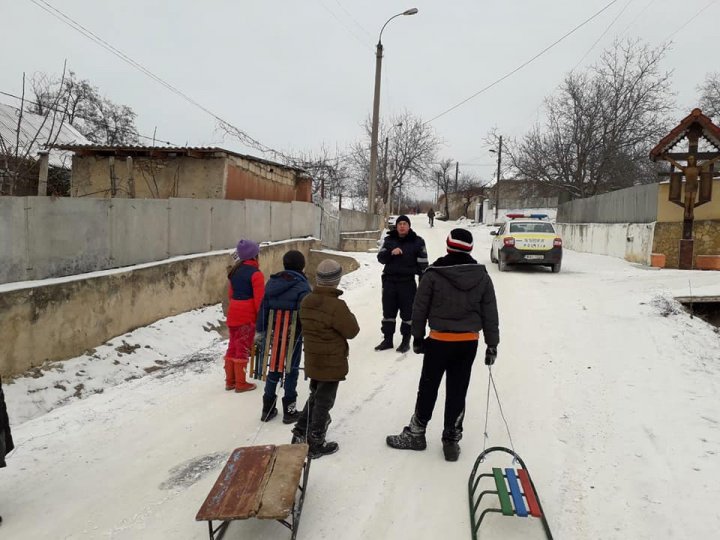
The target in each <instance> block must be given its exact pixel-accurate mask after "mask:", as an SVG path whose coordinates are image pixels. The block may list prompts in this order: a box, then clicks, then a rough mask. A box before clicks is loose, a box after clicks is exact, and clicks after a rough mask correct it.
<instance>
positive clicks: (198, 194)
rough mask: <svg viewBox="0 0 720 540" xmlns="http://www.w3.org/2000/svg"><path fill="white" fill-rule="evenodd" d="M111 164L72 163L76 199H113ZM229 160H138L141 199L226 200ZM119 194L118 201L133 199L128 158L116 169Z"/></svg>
mask: <svg viewBox="0 0 720 540" xmlns="http://www.w3.org/2000/svg"><path fill="white" fill-rule="evenodd" d="M110 163H111V161H110V158H109V157H104V156H78V155H74V156H73V160H72V185H71V189H70V193H71V194H72V196H73V197H99V198H103V197H111V196H112V195H111V180H110V176H111V165H110ZM225 163H226V158H224V157H214V158H206V159H197V158H191V157H187V156H179V157H172V158H167V157H166V158H161V157H158V158H153V159H149V158H136V159H134V160H133V176H134V180H135V196H136V197H137V198H141V199H143V198H157V199H167V198H168V197H178V198H189V199H195V198H198V199H223V198H224V195H225V193H224V182H225ZM112 174H113V176H114V177H115V184H116V186H117V192H116V194H115V195H114V197H117V198H123V197H129V196H130V188H129V185H128V167H127V163H126V160H125V158H121V157H118V158H115V159H114V164H113V167H112Z"/></svg>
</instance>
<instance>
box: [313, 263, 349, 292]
mask: <svg viewBox="0 0 720 540" xmlns="http://www.w3.org/2000/svg"><path fill="white" fill-rule="evenodd" d="M341 276H342V266H340V265H339V264H338V263H336V262H335V261H333V260H332V259H323V260H322V261H321V262H320V264H318V266H317V269H316V270H315V282H316V283H317V284H318V285H319V286H321V287H337V286H338V285H340V277H341Z"/></svg>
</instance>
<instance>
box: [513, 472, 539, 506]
mask: <svg viewBox="0 0 720 540" xmlns="http://www.w3.org/2000/svg"><path fill="white" fill-rule="evenodd" d="M517 472H518V477H519V478H520V483H521V484H522V487H523V491H524V492H525V499H526V500H527V503H528V508H529V509H530V515H531V516H533V517H536V518H539V517H541V516H542V512H541V511H540V505H539V504H538V500H537V495H535V490H534V489H533V487H532V484H531V483H530V476H528V473H527V471H526V470H525V469H518V470H517Z"/></svg>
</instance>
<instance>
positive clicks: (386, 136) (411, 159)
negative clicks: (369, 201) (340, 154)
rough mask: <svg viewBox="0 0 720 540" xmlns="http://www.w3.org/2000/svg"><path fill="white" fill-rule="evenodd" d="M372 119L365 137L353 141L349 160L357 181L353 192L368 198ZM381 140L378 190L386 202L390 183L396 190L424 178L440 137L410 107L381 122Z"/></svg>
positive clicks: (357, 195)
mask: <svg viewBox="0 0 720 540" xmlns="http://www.w3.org/2000/svg"><path fill="white" fill-rule="evenodd" d="M370 133H371V121H370V119H369V118H368V119H367V120H366V121H365V136H366V140H365V141H363V142H358V143H356V144H354V145H353V147H352V149H351V152H350V155H349V160H350V166H351V168H352V174H353V178H354V180H355V184H356V185H357V186H358V187H359V189H358V191H357V192H356V193H355V194H354V195H355V196H356V197H358V198H359V199H362V198H363V197H365V198H367V185H368V177H369V170H370V143H369V140H370ZM379 134H380V136H379V137H378V140H379V141H380V143H379V148H378V156H379V165H380V166H379V172H378V178H377V186H376V190H375V192H376V193H377V194H378V197H379V198H380V199H381V200H382V201H383V202H384V203H385V204H387V202H388V200H387V196H388V183H390V187H391V191H392V192H393V193H395V192H397V191H398V190H401V189H407V187H408V185H409V184H410V183H411V181H413V180H420V179H422V178H424V177H425V176H426V175H427V173H428V171H429V170H430V169H431V168H432V164H433V162H434V161H435V156H436V154H437V149H438V147H439V145H440V139H439V138H438V137H437V135H436V134H435V131H434V130H433V128H432V127H431V126H430V125H429V124H425V123H424V122H423V121H422V119H420V118H419V117H417V116H414V115H413V114H411V113H410V112H408V111H405V112H404V113H402V114H399V115H395V116H391V117H390V118H388V119H383V120H382V121H381V122H380V128H379Z"/></svg>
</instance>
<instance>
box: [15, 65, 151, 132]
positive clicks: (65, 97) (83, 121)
mask: <svg viewBox="0 0 720 540" xmlns="http://www.w3.org/2000/svg"><path fill="white" fill-rule="evenodd" d="M31 88H32V91H33V94H34V101H33V102H30V103H29V104H28V108H27V110H28V111H29V112H32V113H35V114H40V115H44V114H47V112H48V111H50V110H51V109H54V108H55V107H56V105H57V104H58V103H61V104H62V106H63V110H62V111H61V112H62V113H63V114H64V115H65V116H66V119H67V121H68V122H69V123H70V125H71V126H73V127H74V128H75V129H77V130H78V131H79V132H80V133H82V134H83V135H84V136H85V137H87V138H88V139H89V140H91V141H92V142H94V143H97V144H107V145H123V144H135V143H137V142H138V131H137V128H136V127H135V119H136V118H137V115H136V114H135V112H134V111H133V110H132V109H131V108H130V107H128V106H127V105H118V104H116V103H113V102H112V101H110V100H109V99H107V98H105V97H103V96H101V95H100V92H99V90H98V89H97V87H95V86H93V85H92V84H90V82H89V81H87V80H80V79H78V78H77V75H75V73H74V72H72V71H70V72H69V74H68V76H67V77H65V76H63V77H62V78H60V79H55V78H53V77H51V76H48V75H46V74H44V73H36V74H35V75H34V76H33V79H32V82H31ZM58 98H59V99H58Z"/></svg>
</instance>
